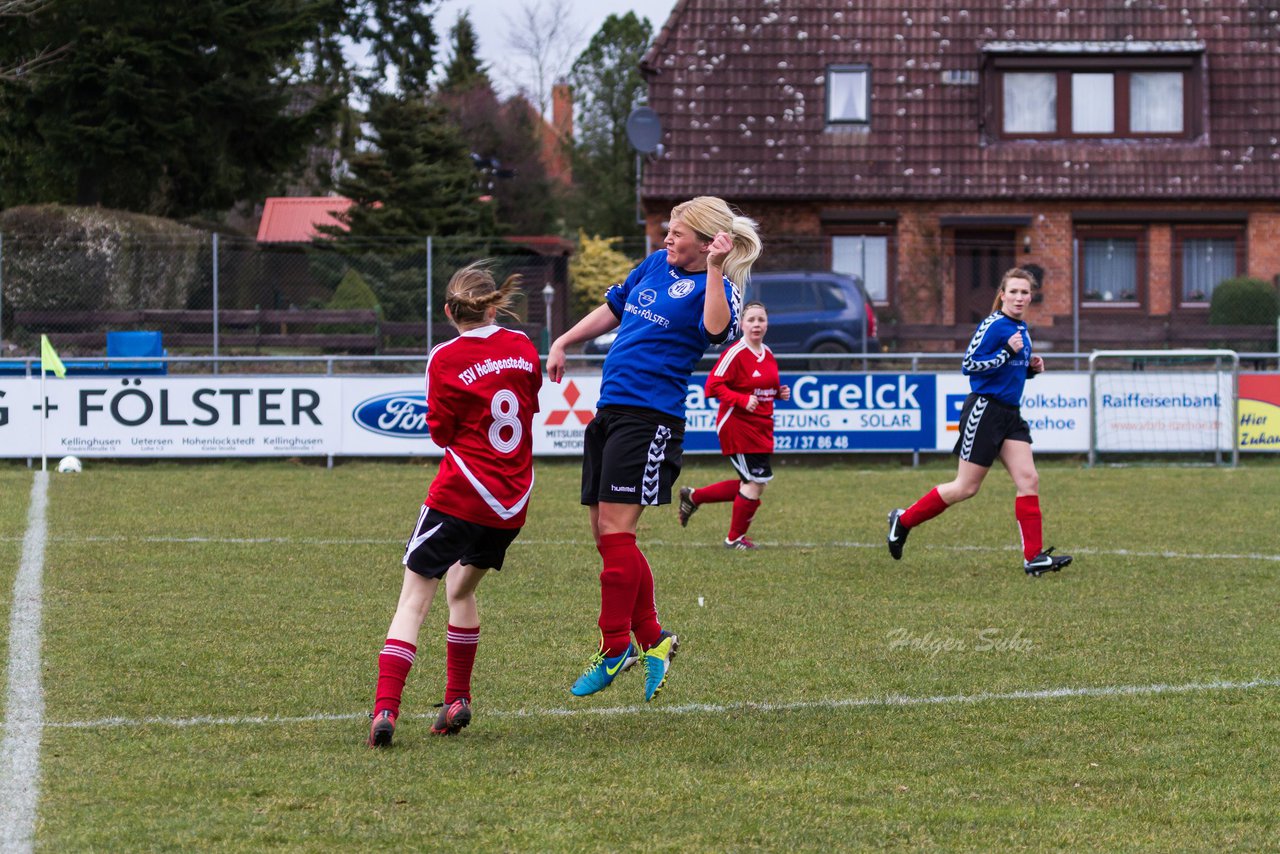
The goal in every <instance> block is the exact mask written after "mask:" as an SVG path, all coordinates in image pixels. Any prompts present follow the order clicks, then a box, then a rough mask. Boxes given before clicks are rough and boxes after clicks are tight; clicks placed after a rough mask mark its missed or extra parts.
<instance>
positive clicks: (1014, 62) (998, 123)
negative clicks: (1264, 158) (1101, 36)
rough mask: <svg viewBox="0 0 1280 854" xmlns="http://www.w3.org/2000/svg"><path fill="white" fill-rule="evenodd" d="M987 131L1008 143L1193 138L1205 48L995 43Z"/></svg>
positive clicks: (989, 49) (990, 50)
mask: <svg viewBox="0 0 1280 854" xmlns="http://www.w3.org/2000/svg"><path fill="white" fill-rule="evenodd" d="M984 55H985V71H986V74H987V77H988V80H989V81H990V82H989V84H988V89H987V91H988V93H989V94H990V96H991V97H990V98H989V108H988V110H987V127H988V128H989V131H990V132H991V135H992V136H994V137H996V138H1001V139H1024V138H1025V139H1072V138H1084V139H1089V138H1101V139H1106V138H1124V139H1151V138H1157V139H1159V138H1163V139H1168V138H1174V139H1178V138H1191V137H1194V136H1196V135H1197V134H1198V132H1199V131H1198V128H1197V127H1195V126H1194V124H1195V123H1194V122H1193V121H1192V120H1191V119H1192V117H1193V116H1195V115H1196V114H1197V111H1196V109H1195V105H1196V104H1197V103H1198V102H1199V93H1200V91H1201V87H1200V79H1201V73H1200V69H1201V62H1200V60H1201V56H1202V55H1203V45H1201V44H1200V43H1199V42H1044V43H1035V42H996V43H992V44H989V45H987V46H986V47H985V48H984Z"/></svg>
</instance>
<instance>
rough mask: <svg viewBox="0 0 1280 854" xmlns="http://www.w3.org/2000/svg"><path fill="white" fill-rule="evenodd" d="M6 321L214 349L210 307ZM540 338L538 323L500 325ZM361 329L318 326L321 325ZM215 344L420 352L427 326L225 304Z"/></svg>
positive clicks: (99, 342)
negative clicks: (143, 335) (141, 334)
mask: <svg viewBox="0 0 1280 854" xmlns="http://www.w3.org/2000/svg"><path fill="white" fill-rule="evenodd" d="M438 317H439V320H438V322H436V323H434V324H433V325H432V329H431V332H432V339H431V340H432V343H433V344H439V343H440V342H442V341H447V340H449V339H450V338H453V337H454V336H455V335H456V334H457V332H456V331H455V330H454V328H453V326H451V325H450V324H449V323H448V322H447V321H446V320H445V319H444V317H443V316H438ZM13 322H14V323H15V324H16V325H18V326H22V327H24V328H26V329H27V330H28V331H29V332H31V333H34V334H37V335H38V334H40V333H44V334H47V335H48V336H49V340H50V341H51V342H52V343H53V346H54V347H56V348H58V349H59V350H62V349H64V348H66V349H68V350H69V351H72V352H75V351H78V352H80V353H95V354H96V353H101V352H103V350H104V348H105V346H106V332H107V330H118V329H153V330H157V331H159V332H161V333H162V334H163V335H164V346H165V347H166V348H167V349H168V350H169V352H170V353H171V354H177V353H181V352H188V353H189V352H191V351H192V350H210V349H212V348H213V312H212V311H210V310H173V309H140V310H136V311H55V310H42V311H16V312H14V314H13ZM504 325H507V326H510V327H511V328H513V329H518V330H520V331H521V332H523V333H525V334H526V335H528V336H529V338H530V340H532V341H533V342H534V344H538V343H539V342H540V341H541V335H542V325H541V324H504ZM351 326H357V327H363V329H360V330H357V331H348V330H345V329H344V330H343V331H341V332H330V331H325V327H338V328H342V327H351ZM218 346H219V348H220V349H221V348H235V349H255V350H282V349H315V350H323V351H326V352H330V353H332V352H340V353H350V354H415V355H416V354H421V355H425V354H426V350H427V325H426V323H425V322H419V321H387V320H382V319H380V318H379V317H378V315H377V313H376V312H375V311H373V310H372V309H248V310H245V309H228V310H225V311H219V312H218Z"/></svg>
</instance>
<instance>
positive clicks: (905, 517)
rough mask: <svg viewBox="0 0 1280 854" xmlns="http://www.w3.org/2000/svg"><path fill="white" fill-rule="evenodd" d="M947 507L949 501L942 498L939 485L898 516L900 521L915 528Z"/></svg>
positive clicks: (908, 526) (905, 525)
mask: <svg viewBox="0 0 1280 854" xmlns="http://www.w3.org/2000/svg"><path fill="white" fill-rule="evenodd" d="M946 509H947V502H945V501H943V500H942V496H941V495H939V494H938V489H937V487H934V488H933V489H931V490H929V491H928V492H926V493H925V494H924V496H923V497H922V498H921V499H920V500H919V501H917V502H916V503H915V504H912V505H911V506H910V507H908V508H907V509H906V510H905V511H903V513H902V515H901V516H899V517H898V521H899V522H900V523H901V524H902V525H903V526H904V527H907V528H914V527H915V526H916V525H920V524H923V523H925V522H928V521H929V520H930V519H932V518H933V517H934V516H937V515H938V514H939V513H941V512H942V511H943V510H946Z"/></svg>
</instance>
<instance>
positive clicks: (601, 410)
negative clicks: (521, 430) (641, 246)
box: [547, 196, 761, 701]
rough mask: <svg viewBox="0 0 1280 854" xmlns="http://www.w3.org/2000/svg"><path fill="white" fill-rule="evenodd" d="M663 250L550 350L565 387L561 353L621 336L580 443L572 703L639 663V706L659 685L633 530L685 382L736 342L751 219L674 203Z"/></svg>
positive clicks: (662, 496)
mask: <svg viewBox="0 0 1280 854" xmlns="http://www.w3.org/2000/svg"><path fill="white" fill-rule="evenodd" d="M663 243H664V247H665V248H664V249H662V250H660V251H658V252H655V253H653V254H652V255H650V256H649V257H648V258H646V259H644V260H643V261H641V262H640V264H639V266H637V267H636V268H635V269H634V270H632V271H631V273H630V275H628V276H627V279H626V281H625V282H622V283H621V284H617V285H614V286H613V287H611V288H609V290H608V291H607V292H606V293H605V303H604V305H602V306H600V307H598V308H596V309H595V310H594V311H592V312H591V313H590V314H588V315H587V316H586V317H584V318H583V319H582V320H581V321H579V322H578V323H577V325H575V326H574V327H573V328H572V329H570V330H569V331H568V332H566V333H565V334H564V335H562V336H560V337H559V338H558V339H556V342H555V343H554V344H552V345H551V350H550V352H549V353H548V354H547V375H548V376H549V377H550V379H551V381H552V382H560V380H561V379H562V378H563V377H564V368H565V350H566V348H568V347H570V346H572V345H574V344H578V343H581V342H583V341H586V340H588V339H591V338H594V337H596V336H598V335H602V334H604V333H605V332H608V331H609V330H611V329H614V328H616V329H617V330H618V334H617V337H616V338H615V339H614V342H613V344H612V346H610V348H609V355H608V356H607V357H606V358H605V362H604V374H603V377H602V378H601V385H600V400H599V402H598V403H597V404H596V410H597V411H596V416H595V418H594V419H593V420H592V422H591V423H590V424H589V425H588V426H587V430H586V434H585V436H584V442H583V460H582V503H583V504H585V505H587V506H588V507H589V508H590V515H591V534H592V536H593V537H594V538H595V542H596V548H597V550H598V551H599V552H600V558H601V560H602V562H603V569H602V570H601V572H600V618H599V620H598V625H599V628H600V648H599V650H598V651H597V652H596V654H595V655H594V656H592V658H591V660H590V662H589V663H588V665H587V669H586V670H585V671H584V672H583V674H582V675H581V676H580V677H579V678H578V680H577V681H576V682H574V684H573V687H572V688H571V689H570V691H571V692H572V693H573V694H574V695H576V696H579V697H585V696H587V695H589V694H594V693H596V692H597V691H600V690H603V689H604V688H607V687H608V686H609V685H610V684H611V683H612V682H613V680H614V678H615V677H616V676H617V675H618V674H619V673H622V672H623V671H624V670H627V669H629V668H630V667H631V666H632V665H634V664H635V663H636V662H638V661H640V660H641V659H643V660H644V665H645V687H644V698H645V700H646V701H648V700H652V699H653V698H654V697H655V696H656V695H657V694H658V692H659V691H661V690H662V687H663V685H665V684H666V679H667V671H668V669H669V668H670V666H671V660H672V658H673V657H674V656H675V653H676V650H677V649H678V647H679V639H678V638H677V636H676V635H675V634H674V633H672V632H670V631H666V630H665V629H663V628H662V625H661V624H660V623H659V622H658V614H657V607H656V605H655V600H654V593H653V572H652V570H651V569H650V568H649V563H648V561H647V560H645V556H644V554H643V553H642V552H641V551H640V549H639V547H638V546H637V545H636V529H637V527H638V525H639V522H640V514H641V512H642V511H643V510H644V508H645V507H649V506H653V505H661V504H670V503H671V489H672V486H673V484H674V483H675V480H676V478H677V477H678V476H679V474H680V464H681V456H682V452H683V443H684V399H685V394H686V393H687V391H688V385H689V377H690V375H691V374H692V373H693V369H694V367H695V366H696V365H697V363H698V360H699V359H701V358H702V355H703V354H704V353H705V352H706V350H707V347H708V346H709V345H711V344H716V343H719V342H722V341H725V340H728V339H730V338H733V337H735V335H736V326H737V322H738V314H739V311H740V307H741V304H742V291H741V286H742V285H743V284H745V282H746V279H747V278H748V276H749V275H750V273H751V265H752V264H754V263H755V260H756V258H758V257H759V256H760V248H761V247H760V237H759V235H758V234H757V233H756V223H755V222H754V221H753V220H751V219H748V218H747V217H745V216H742V215H741V214H739V213H738V212H736V211H734V210H733V209H732V208H730V207H729V205H728V204H726V203H725V202H724V201H723V200H722V199H718V198H715V197H712V196H700V197H698V198H696V199H691V200H689V201H687V202H684V203H682V204H679V205H676V207H675V208H674V209H673V210H672V211H671V219H670V222H669V223H668V226H667V237H666V240H665V241H664V242H663ZM633 633H634V634H635V641H634V642H633V641H632V639H631V636H632V634H633Z"/></svg>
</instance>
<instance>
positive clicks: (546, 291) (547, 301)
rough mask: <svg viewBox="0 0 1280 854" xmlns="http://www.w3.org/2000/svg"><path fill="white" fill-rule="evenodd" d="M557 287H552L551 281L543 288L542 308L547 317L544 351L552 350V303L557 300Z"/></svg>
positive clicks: (543, 333) (543, 332)
mask: <svg viewBox="0 0 1280 854" xmlns="http://www.w3.org/2000/svg"><path fill="white" fill-rule="evenodd" d="M555 298H556V289H555V288H553V287H551V283H550V282H547V284H546V285H545V286H544V287H543V288H542V308H543V311H545V312H546V316H545V319H544V320H543V323H542V352H543V353H550V352H551V303H553V302H555Z"/></svg>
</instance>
